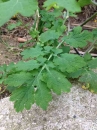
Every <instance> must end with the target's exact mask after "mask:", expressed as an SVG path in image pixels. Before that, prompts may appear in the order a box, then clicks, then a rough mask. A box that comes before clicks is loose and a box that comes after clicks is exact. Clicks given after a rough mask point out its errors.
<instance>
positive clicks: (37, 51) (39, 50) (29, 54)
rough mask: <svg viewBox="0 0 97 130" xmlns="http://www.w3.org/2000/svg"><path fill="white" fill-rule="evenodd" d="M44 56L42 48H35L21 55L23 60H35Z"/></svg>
mask: <svg viewBox="0 0 97 130" xmlns="http://www.w3.org/2000/svg"><path fill="white" fill-rule="evenodd" d="M44 54H45V53H44V52H43V50H42V48H41V47H39V46H36V47H35V48H30V49H26V50H24V51H23V52H22V53H21V55H22V56H23V59H29V58H37V57H39V56H43V55H44Z"/></svg>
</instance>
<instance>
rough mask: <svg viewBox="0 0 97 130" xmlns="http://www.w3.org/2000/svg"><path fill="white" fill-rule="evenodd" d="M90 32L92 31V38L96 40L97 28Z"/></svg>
mask: <svg viewBox="0 0 97 130" xmlns="http://www.w3.org/2000/svg"><path fill="white" fill-rule="evenodd" d="M92 33H93V39H94V40H97V29H94V30H93V31H92ZM95 44H97V43H95Z"/></svg>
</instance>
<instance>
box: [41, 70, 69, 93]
mask: <svg viewBox="0 0 97 130" xmlns="http://www.w3.org/2000/svg"><path fill="white" fill-rule="evenodd" d="M43 77H44V82H46V83H47V86H48V88H49V89H51V90H53V92H55V93H56V94H61V92H69V91H70V88H71V83H70V82H69V81H68V80H67V79H66V78H65V76H64V75H63V74H62V73H60V72H58V71H56V70H49V71H47V72H46V73H45V74H44V76H43Z"/></svg>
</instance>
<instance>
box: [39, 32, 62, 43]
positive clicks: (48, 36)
mask: <svg viewBox="0 0 97 130" xmlns="http://www.w3.org/2000/svg"><path fill="white" fill-rule="evenodd" d="M59 36H60V35H59V33H58V32H56V31H55V30H47V31H46V32H44V33H42V34H41V35H40V41H41V42H42V43H45V42H47V41H49V40H55V39H58V38H59Z"/></svg>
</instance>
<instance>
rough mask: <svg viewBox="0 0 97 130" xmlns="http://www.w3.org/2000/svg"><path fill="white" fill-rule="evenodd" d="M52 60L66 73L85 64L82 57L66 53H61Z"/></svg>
mask: <svg viewBox="0 0 97 130" xmlns="http://www.w3.org/2000/svg"><path fill="white" fill-rule="evenodd" d="M53 62H54V64H55V65H57V66H58V68H59V69H60V70H61V71H62V72H68V73H71V72H74V71H76V70H78V69H80V68H82V67H83V66H85V65H86V63H85V61H84V59H83V58H82V57H80V56H77V55H75V54H67V53H65V54H61V55H60V57H55V59H54V61H53Z"/></svg>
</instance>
